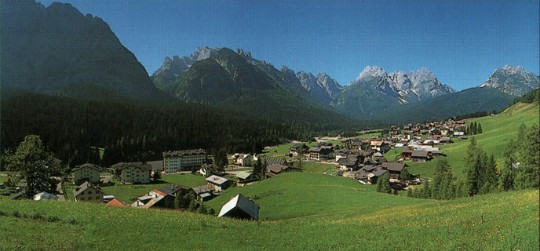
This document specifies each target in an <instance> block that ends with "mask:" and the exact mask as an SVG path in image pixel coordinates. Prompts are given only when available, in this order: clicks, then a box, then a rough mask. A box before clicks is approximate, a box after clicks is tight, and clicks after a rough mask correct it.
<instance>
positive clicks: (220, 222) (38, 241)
mask: <svg viewBox="0 0 540 251" xmlns="http://www.w3.org/2000/svg"><path fill="white" fill-rule="evenodd" d="M278 177H279V176H278ZM278 177H276V178H273V179H271V180H268V181H264V182H262V183H259V184H256V185H253V186H251V187H246V188H243V189H242V190H239V188H237V189H236V191H235V189H233V190H229V191H230V192H229V191H228V192H227V193H225V194H224V195H222V197H223V199H222V200H223V201H224V200H225V197H230V196H232V195H233V193H234V192H242V193H245V194H248V195H254V194H258V195H259V196H261V195H264V194H266V196H265V197H262V198H260V199H259V200H258V202H259V203H260V204H261V207H262V208H261V216H262V217H263V218H266V217H269V218H272V219H274V218H281V219H280V220H268V221H266V220H264V221H261V222H260V223H259V224H257V223H255V222H245V221H237V220H232V219H223V218H215V217H213V216H207V215H198V214H192V213H182V212H177V211H171V210H144V209H134V208H116V207H107V206H103V205H95V204H89V203H75V202H62V203H60V202H33V201H10V200H0V203H1V207H0V214H1V215H2V216H0V219H1V221H2V224H0V246H1V247H2V248H3V249H7V250H12V249H18V248H22V249H38V248H39V249H45V250H54V249H91V250H96V249H104V250H126V249H132V248H133V247H137V248H138V249H143V250H144V249H155V250H201V249H202V250H207V249H218V250H231V249H241V250H253V249H268V248H270V249H278V250H279V249H297V250H304V249H322V250H330V249H354V250H358V249H381V250H388V249H398V248H399V249H429V250H444V249H458V248H459V249H516V248H517V249H521V250H538V234H539V231H538V220H539V219H538V213H539V212H538V206H539V205H538V191H532V190H527V191H518V192H510V193H499V194H491V195H486V196H477V197H472V198H464V199H458V200H454V201H444V202H439V201H430V200H419V199H413V198H407V197H396V196H394V195H387V194H381V193H376V192H370V191H366V190H364V189H362V188H365V187H362V186H357V185H356V184H353V183H350V182H349V181H348V180H346V179H342V178H336V177H330V176H324V175H320V174H307V173H297V174H285V175H283V176H282V177H280V178H278ZM291 183H293V184H291ZM301 188H302V189H301ZM303 190H305V191H303ZM273 191H274V192H273ZM275 191H281V192H280V193H275ZM220 199H221V198H220ZM216 204H217V201H216ZM15 212H19V214H20V215H22V216H21V217H15V216H14V213H15ZM304 214H305V215H306V216H302V215H304ZM24 215H26V217H25V216H24ZM35 215H37V216H38V217H34V216H35ZM48 217H58V219H59V220H60V221H58V222H47V221H46V220H41V219H40V218H45V219H47V218H48ZM34 218H37V219H34ZM508 219H511V220H508Z"/></svg>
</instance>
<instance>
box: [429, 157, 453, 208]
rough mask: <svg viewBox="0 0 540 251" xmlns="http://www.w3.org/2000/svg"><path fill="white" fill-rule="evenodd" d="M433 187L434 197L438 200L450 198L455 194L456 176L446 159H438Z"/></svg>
mask: <svg viewBox="0 0 540 251" xmlns="http://www.w3.org/2000/svg"><path fill="white" fill-rule="evenodd" d="M431 189H432V191H431V194H432V197H433V198H435V199H438V200H445V199H450V198H452V197H453V196H454V195H453V193H454V191H455V184H454V177H453V174H452V170H451V168H450V165H449V164H448V161H447V160H446V159H439V160H438V161H437V163H436V170H435V178H434V179H433V184H432V188H431Z"/></svg>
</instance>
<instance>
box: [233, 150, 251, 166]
mask: <svg viewBox="0 0 540 251" xmlns="http://www.w3.org/2000/svg"><path fill="white" fill-rule="evenodd" d="M231 159H232V164H233V165H237V166H252V165H253V155H251V154H245V153H235V154H233V155H232V156H231Z"/></svg>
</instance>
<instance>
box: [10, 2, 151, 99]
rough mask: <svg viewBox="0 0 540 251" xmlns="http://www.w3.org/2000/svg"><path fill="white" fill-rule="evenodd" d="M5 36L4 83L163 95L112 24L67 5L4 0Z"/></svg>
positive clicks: (65, 90)
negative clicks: (122, 41) (121, 41)
mask: <svg viewBox="0 0 540 251" xmlns="http://www.w3.org/2000/svg"><path fill="white" fill-rule="evenodd" d="M1 39H2V61H3V63H2V75H1V80H2V85H3V86H9V87H16V88H20V89H25V90H32V91H38V92H50V93H59V94H62V93H65V94H66V95H69V93H72V92H79V91H80V89H84V90H85V92H88V91H89V90H90V89H93V88H97V89H100V90H102V91H103V90H105V91H110V92H114V93H117V94H119V95H123V96H128V97H133V98H142V99H151V98H155V97H156V96H159V95H160V92H159V91H158V90H157V89H156V88H155V87H154V86H153V84H152V81H151V79H150V78H149V77H148V74H147V72H146V70H145V69H144V67H143V66H142V65H141V64H140V63H139V62H138V61H137V59H136V58H135V56H134V55H133V54H132V53H131V52H130V51H129V50H127V49H126V48H125V47H124V46H123V45H122V44H121V43H120V41H119V40H118V38H117V37H116V35H115V34H114V33H113V32H112V31H111V29H110V27H109V26H108V25H107V24H106V23H105V22H104V21H103V20H101V19H100V18H98V17H93V16H91V15H86V16H85V15H82V14H81V13H80V12H79V11H78V10H77V9H75V8H74V7H73V6H71V5H69V4H61V3H53V4H51V5H50V6H49V7H44V6H43V5H41V4H39V3H36V2H34V1H32V0H17V1H15V0H2V36H1ZM6 62H9V63H6ZM88 95H92V94H91V93H89V94H88Z"/></svg>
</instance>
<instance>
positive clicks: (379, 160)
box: [371, 152, 387, 164]
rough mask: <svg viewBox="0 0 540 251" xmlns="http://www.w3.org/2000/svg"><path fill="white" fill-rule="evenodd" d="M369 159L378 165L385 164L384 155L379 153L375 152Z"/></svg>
mask: <svg viewBox="0 0 540 251" xmlns="http://www.w3.org/2000/svg"><path fill="white" fill-rule="evenodd" d="M371 159H372V160H373V161H374V162H375V163H378V164H381V163H383V162H387V160H386V158H385V157H384V155H383V154H382V153H380V152H376V153H374V154H373V156H372V157H371Z"/></svg>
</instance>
